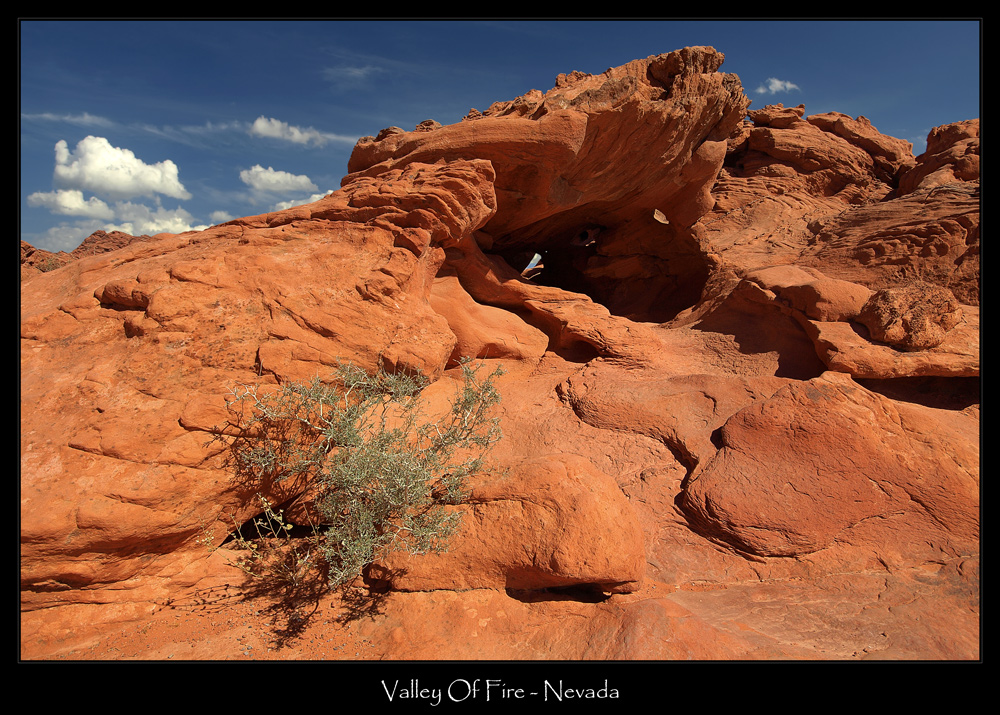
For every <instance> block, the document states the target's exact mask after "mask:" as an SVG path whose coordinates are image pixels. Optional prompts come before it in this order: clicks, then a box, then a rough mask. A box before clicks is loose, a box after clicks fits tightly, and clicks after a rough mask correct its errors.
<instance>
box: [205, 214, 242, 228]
mask: <svg viewBox="0 0 1000 715" xmlns="http://www.w3.org/2000/svg"><path fill="white" fill-rule="evenodd" d="M234 218H236V217H235V216H233V215H232V214H231V213H229V212H228V211H213V212H212V213H210V214H209V215H208V220H209V221H211V222H212V225H218V224H220V223H225V222H226V221H232V220H233V219H234Z"/></svg>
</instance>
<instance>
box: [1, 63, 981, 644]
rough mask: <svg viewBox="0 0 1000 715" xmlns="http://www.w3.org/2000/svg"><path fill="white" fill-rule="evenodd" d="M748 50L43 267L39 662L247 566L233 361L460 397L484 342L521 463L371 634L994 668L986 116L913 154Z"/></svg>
mask: <svg viewBox="0 0 1000 715" xmlns="http://www.w3.org/2000/svg"><path fill="white" fill-rule="evenodd" d="M722 62H723V55H722V53H720V52H717V51H716V50H714V49H712V48H706V47H692V48H685V49H682V50H678V51H674V52H670V53H667V54H663V55H658V56H654V57H649V58H647V59H644V60H636V61H633V62H630V63H628V64H626V65H624V66H622V67H618V68H614V69H609V70H608V71H607V72H605V73H603V74H601V75H588V74H583V73H579V72H574V73H570V74H568V75H560V76H559V77H558V78H557V80H556V86H555V87H554V88H553V89H551V90H550V91H548V92H547V93H545V94H542V93H541V92H538V91H532V92H529V93H528V94H526V95H524V96H522V97H519V98H518V99H515V100H513V101H508V102H498V103H496V104H494V105H492V106H491V107H490V108H489V109H487V110H485V111H482V112H479V111H476V110H473V111H472V112H470V114H469V115H468V116H467V117H466V118H465V120H464V121H462V122H460V123H458V124H454V125H450V126H442V125H440V124H438V123H437V122H433V121H427V122H422V123H421V124H420V125H418V126H417V127H416V128H415V130H414V131H409V132H408V131H404V130H402V129H400V128H396V127H392V128H389V129H386V130H383V131H382V132H380V133H379V134H378V135H377V136H375V137H365V138H363V139H361V140H360V141H359V142H358V144H357V146H356V147H355V150H354V153H353V155H352V157H351V160H350V163H349V167H348V171H349V173H348V174H347V176H345V177H344V179H343V181H342V188H341V189H340V190H339V191H337V192H334V193H333V194H330V195H329V196H327V197H325V198H323V199H321V200H319V201H317V202H315V203H311V204H307V205H304V206H298V207H294V208H291V209H287V210H284V211H278V212H273V213H267V214H262V215H258V216H250V217H245V218H240V219H236V220H233V221H229V222H227V223H225V224H222V225H219V226H214V227H212V228H209V229H207V230H204V231H201V232H189V233H184V234H179V235H171V234H160V235H157V236H152V237H141V240H131V238H130V237H125V238H124V240H119V241H117V242H114V247H113V248H111V250H101V251H98V250H83V251H80V252H79V253H78V252H74V253H73V254H65V255H64V256H63V258H62V259H60V262H61V263H62V264H63V265H61V267H59V268H57V269H55V270H48V271H45V272H38V271H34V270H27V271H26V270H25V269H24V268H22V277H21V306H22V315H21V338H22V340H21V351H22V352H21V515H20V519H21V584H22V609H23V615H22V656H23V657H27V658H46V657H54V656H55V655H57V654H59V653H66V652H72V649H73V648H74V647H76V646H77V645H78V644H79V643H80V642H94V641H95V639H97V640H99V639H100V638H101V637H102V634H105V633H107V632H108V631H109V629H113V628H115V627H116V626H115V624H117V623H122V622H125V621H127V620H129V619H138V618H143V617H146V616H147V614H148V613H149V605H150V604H156V603H164V602H168V601H170V600H171V599H176V598H179V597H181V596H183V595H185V594H196V593H198V592H199V591H204V590H206V589H210V588H212V587H214V586H217V585H219V584H223V583H233V582H234V579H236V578H237V577H238V575H239V573H238V572H236V571H235V570H234V569H232V568H231V567H230V566H228V564H227V560H226V551H227V549H226V548H225V547H223V548H217V549H214V547H220V546H221V545H222V544H223V543H224V541H225V540H226V537H227V536H228V534H229V532H231V531H232V530H233V527H234V525H236V524H240V523H242V522H243V521H245V520H246V519H248V518H251V517H253V516H254V515H255V514H256V513H257V512H258V511H259V508H258V507H257V506H255V504H256V502H255V501H254V498H253V497H254V495H253V493H252V491H251V490H248V489H247V488H246V487H245V486H241V485H239V484H235V483H234V482H233V480H232V475H231V474H230V473H229V472H228V471H227V469H226V467H225V462H224V454H223V450H222V447H221V445H220V444H219V443H218V442H217V441H215V442H213V437H214V436H216V435H217V434H218V433H219V431H220V430H221V429H222V426H223V425H225V423H226V420H227V412H226V401H225V399H226V396H227V394H228V392H229V390H230V389H231V388H232V386H234V385H237V384H264V385H268V384H270V385H274V384H279V383H285V382H287V381H292V380H299V379H309V378H312V377H313V376H317V375H318V376H321V377H323V376H327V375H329V373H330V370H331V369H332V367H333V366H334V365H335V364H336V362H337V361H338V360H350V361H353V362H354V363H356V364H360V365H362V366H364V367H367V368H374V367H375V366H382V367H385V368H386V369H388V370H390V371H408V372H413V371H421V372H423V373H424V374H425V375H427V376H429V377H430V378H431V379H432V380H433V381H434V383H433V384H432V385H431V386H430V387H429V388H428V395H429V396H430V397H431V398H432V399H443V398H444V397H446V396H447V395H448V394H450V391H451V390H453V389H454V384H455V370H454V368H455V367H456V365H457V364H458V361H459V360H460V359H461V358H466V357H467V358H474V359H478V360H484V361H486V362H489V363H496V362H501V363H503V364H504V366H505V367H506V368H507V375H506V376H505V377H504V378H502V380H501V381H500V383H499V387H500V390H501V393H502V396H503V402H502V404H501V405H500V408H499V409H500V412H499V415H500V417H501V419H502V425H503V429H504V433H505V438H504V440H503V441H502V442H501V443H499V444H498V445H497V446H496V448H495V449H494V451H493V452H492V453H491V457H490V458H491V462H492V465H493V466H495V467H496V468H497V470H496V471H493V472H490V475H492V476H490V475H487V476H483V477H481V478H479V479H478V480H477V481H476V482H475V483H474V484H473V485H472V491H471V496H470V499H469V501H468V502H467V503H465V504H463V505H460V506H457V507H454V508H455V509H458V510H460V511H462V512H463V514H464V515H465V518H464V521H463V524H464V526H463V530H462V531H461V532H460V533H459V534H458V536H457V538H456V542H455V544H454V548H453V549H452V551H449V552H447V553H445V554H441V555H439V554H431V555H427V556H412V557H406V558H405V559H404V558H401V557H393V558H390V559H388V560H386V561H384V562H380V563H376V564H374V565H373V566H372V568H371V570H370V572H369V573H368V575H367V579H368V581H367V584H368V587H369V588H370V589H372V590H373V591H375V592H386V591H387V592H388V594H387V596H386V597H385V598H386V601H385V604H386V605H385V608H384V610H383V611H382V612H381V614H380V615H379V616H378V617H376V618H373V619H371V620H369V621H366V624H365V626H364V629H365V633H366V637H368V638H370V639H371V642H372V644H373V647H374V648H375V649H376V651H377V652H376V654H375V657H384V658H405V659H413V658H416V659H426V658H448V659H463V658H496V659H519V658H533V659H535V658H546V659H547V658H555V659H586V658H621V659H659V658H713V659H727V658H863V657H873V658H890V659H892V658H899V659H920V658H933V659H975V658H978V655H979V642H978V631H979V617H978V608H979V606H978V593H979V585H978V543H979V378H978V376H979V350H978V348H979V337H978V336H979V309H978V304H979V288H978V283H979V252H978V246H979V231H978V227H979V206H978V202H979V174H978V166H979V165H978V120H970V121H966V122H959V123H957V124H953V125H947V126H945V127H939V128H937V129H935V130H933V131H932V132H931V135H930V137H929V138H928V150H927V152H926V153H924V154H923V155H921V156H920V157H913V155H912V147H911V146H910V145H909V143H907V142H903V141H901V140H898V139H894V138H892V137H888V136H885V135H882V134H880V133H879V132H878V131H877V130H876V129H875V128H874V127H873V126H872V125H871V124H870V122H868V121H867V120H866V119H865V118H864V117H858V118H857V119H854V118H851V117H848V116H845V115H841V114H837V113H827V114H822V115H815V116H806V115H805V108H804V107H802V106H799V107H793V108H785V107H783V106H781V105H772V106H768V107H764V108H761V109H754V110H750V109H749V105H750V102H749V100H748V99H747V98H746V96H745V95H744V93H743V89H742V86H741V84H740V81H739V79H738V78H737V77H736V76H735V75H732V74H725V73H723V72H721V71H719V70H720V67H721V65H722ZM98 238H102V239H103V241H98V240H97V239H96V238H95V239H93V240H92V239H88V241H87V242H85V244H87V245H88V246H91V244H98V245H108V247H109V248H110V247H111V246H110V245H109V244H108V240H110V239H108V238H107V237H106V236H105V237H98ZM119 238H121V237H119ZM25 246H26V244H22V266H24V265H25V263H27V264H31V263H32V261H31V256H32V255H33V253H32V249H31V247H27V248H25ZM91 247H92V246H91ZM81 248H83V246H81ZM35 253H37V252H35ZM535 254H538V255H540V256H541V262H540V264H539V267H538V268H537V269H535V270H533V272H532V273H531V276H532V277H531V278H526V277H525V276H524V275H522V271H523V269H524V268H525V267H526V266H527V265H528V263H529V261H530V260H531V258H532V256H533V255H535ZM498 474H502V475H503V476H497V475H498ZM267 496H268V497H269V498H270V499H271V500H272V502H273V503H287V504H294V500H295V499H296V498H297V497H300V496H301V494H300V493H299V492H297V491H296V489H295V486H294V485H291V484H284V485H275V486H274V487H273V489H272V491H271V492H270V493H268V494H267ZM290 513H293V512H291V511H290ZM213 549H214V550H213ZM582 594H588V595H582ZM460 608H465V610H466V612H471V610H470V609H479V610H480V611H481V612H483V613H486V612H489V613H490V614H491V615H490V616H489V617H488V618H485V619H482V620H480V621H479V626H478V627H477V630H476V634H477V635H476V638H475V639H474V640H471V639H470V636H469V632H468V630H467V628H466V626H467V625H468V624H467V623H465V621H463V620H462V618H461V617H457V616H453V615H449V614H454V613H456V612H457V611H456V609H460ZM581 615H582V616H584V617H585V618H583V619H580V618H579V617H578V616H581ZM580 623H586V625H585V626H583V627H581V626H580ZM310 627H313V628H323V627H325V626H324V623H322V622H319V621H317V622H315V623H314V624H312V625H311V626H310ZM88 639H89V640H88Z"/></svg>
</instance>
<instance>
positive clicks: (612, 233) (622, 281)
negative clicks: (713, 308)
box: [491, 222, 710, 323]
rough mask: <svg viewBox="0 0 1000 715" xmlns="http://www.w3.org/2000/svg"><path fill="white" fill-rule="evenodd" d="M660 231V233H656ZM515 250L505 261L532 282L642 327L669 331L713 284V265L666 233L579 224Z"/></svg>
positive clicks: (502, 253) (512, 239) (515, 239)
mask: <svg viewBox="0 0 1000 715" xmlns="http://www.w3.org/2000/svg"><path fill="white" fill-rule="evenodd" d="M656 229H659V230H656ZM508 242H509V243H515V244H516V245H515V247H512V248H508V249H503V248H499V247H498V246H494V248H493V250H492V251H491V253H492V255H495V256H499V257H500V258H502V259H503V260H504V261H505V262H506V263H507V264H508V265H510V266H511V267H512V268H513V269H514V270H516V271H518V272H519V273H520V274H521V276H522V278H523V279H524V280H527V281H530V282H532V283H534V284H536V285H544V286H550V287H553V288H559V289H561V290H565V291H569V292H572V293H580V294H583V295H586V296H588V297H589V298H590V299H591V300H593V301H594V302H595V303H599V304H601V305H603V306H604V307H605V308H607V309H608V311H609V312H610V313H611V314H612V315H617V316H620V317H624V318H628V319H629V320H634V321H636V322H645V323H666V322H669V321H670V320H672V319H673V318H675V317H676V316H677V314H678V313H680V312H681V311H683V310H686V309H688V308H690V307H692V306H693V305H695V304H696V303H697V302H698V301H699V300H700V298H701V295H702V291H703V290H704V288H705V285H706V283H707V282H708V278H709V274H710V270H709V266H708V262H707V260H706V259H705V257H704V256H703V255H702V254H701V252H700V251H699V250H697V249H696V248H694V247H693V246H692V245H689V243H690V242H686V241H684V240H679V239H676V238H674V237H673V236H672V235H671V234H669V233H666V232H665V231H663V227H662V226H659V225H657V226H655V227H652V228H651V227H648V226H647V227H645V229H640V230H637V229H636V228H635V227H634V226H627V225H620V226H615V227H609V226H604V225H601V224H598V223H595V222H590V223H583V224H579V225H577V226H576V227H574V228H573V229H571V230H564V231H560V232H558V233H556V234H555V235H554V236H550V237H546V238H544V239H541V240H539V239H536V240H534V241H531V242H529V241H526V240H525V239H524V238H523V237H519V236H517V235H516V234H513V235H510V236H506V237H504V239H502V240H501V241H498V242H497V243H498V244H500V245H501V246H502V245H503V244H504V243H508Z"/></svg>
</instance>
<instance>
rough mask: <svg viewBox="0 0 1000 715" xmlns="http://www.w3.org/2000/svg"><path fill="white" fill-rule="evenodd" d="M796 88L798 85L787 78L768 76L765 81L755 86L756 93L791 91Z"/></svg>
mask: <svg viewBox="0 0 1000 715" xmlns="http://www.w3.org/2000/svg"><path fill="white" fill-rule="evenodd" d="M798 89H799V86H798V85H797V84H793V83H792V82H789V81H788V80H784V79H778V78H777V77H768V78H767V82H766V83H765V84H762V85H760V86H759V87H758V88H757V94H777V93H778V92H791V91H792V90H798Z"/></svg>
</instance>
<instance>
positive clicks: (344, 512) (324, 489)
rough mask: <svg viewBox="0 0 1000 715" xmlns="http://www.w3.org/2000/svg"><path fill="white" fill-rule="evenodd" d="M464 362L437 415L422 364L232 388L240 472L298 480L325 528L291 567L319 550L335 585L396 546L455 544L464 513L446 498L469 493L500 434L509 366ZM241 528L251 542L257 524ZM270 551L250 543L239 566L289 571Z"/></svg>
mask: <svg viewBox="0 0 1000 715" xmlns="http://www.w3.org/2000/svg"><path fill="white" fill-rule="evenodd" d="M461 369H462V377H463V382H462V386H461V388H460V389H459V390H458V392H457V394H456V395H455V397H454V399H453V400H452V403H451V405H450V410H449V411H448V413H447V414H445V415H441V416H437V417H434V418H431V417H429V416H428V415H426V414H425V409H424V407H425V406H424V404H423V402H422V400H421V393H422V391H423V390H424V388H425V387H426V386H427V385H428V380H427V379H426V378H425V377H423V376H422V375H406V374H390V373H387V372H385V371H384V370H379V371H377V372H375V373H374V374H369V373H367V372H365V371H364V370H362V369H360V368H358V367H356V366H353V365H349V364H342V365H340V366H339V368H338V369H337V370H336V372H335V375H334V376H333V379H332V380H331V381H329V382H323V381H321V380H319V379H318V378H317V379H314V380H312V381H311V382H308V383H291V384H286V385H283V386H281V387H280V388H279V389H277V390H274V389H269V390H264V389H260V388H258V387H256V386H247V385H244V386H240V387H237V388H235V389H234V390H233V391H232V397H231V398H230V400H229V408H230V411H231V413H232V414H233V415H234V416H235V418H236V420H235V426H236V430H235V432H234V433H233V436H231V437H230V438H229V439H230V440H231V441H230V445H229V446H230V455H231V457H232V463H233V466H234V467H235V470H236V473H237V475H238V476H239V477H240V478H241V479H242V480H244V481H245V482H249V483H251V484H253V485H255V486H256V487H257V488H258V489H259V490H267V489H269V488H271V487H273V486H274V485H275V484H281V483H282V482H286V481H287V480H293V482H292V484H293V485H294V489H295V491H297V492H299V493H308V494H310V495H311V496H312V499H313V503H314V505H315V512H316V519H317V524H318V525H319V528H317V529H314V530H313V532H312V535H311V536H310V537H307V540H306V542H305V545H303V544H301V543H300V544H298V545H297V546H296V548H297V552H296V555H295V558H294V559H293V564H295V565H294V566H293V569H294V568H298V567H299V566H300V565H302V564H306V563H309V562H311V560H312V559H313V557H314V556H315V555H319V556H320V557H321V558H322V560H323V561H324V562H325V566H326V568H327V569H328V572H327V576H328V582H329V584H330V586H331V587H338V586H341V585H343V584H345V583H348V582H349V581H352V580H353V579H354V578H356V577H357V576H358V575H359V574H360V573H361V571H362V570H363V569H364V568H365V566H367V565H368V564H370V563H372V562H373V561H376V560H378V559H379V558H381V557H383V556H384V555H385V554H387V553H389V552H390V551H392V550H405V551H408V552H410V553H421V552H426V551H431V550H443V549H445V548H447V543H448V538H449V537H450V536H451V535H452V534H453V533H454V531H455V529H456V528H457V526H458V519H459V515H458V512H457V511H456V510H449V509H447V508H446V507H447V505H450V504H457V503H459V502H461V501H462V500H463V499H464V498H465V496H466V491H465V490H466V481H467V479H468V477H469V476H471V475H472V474H474V473H476V472H477V471H479V470H481V469H482V467H483V457H484V455H485V453H486V450H487V449H488V448H489V447H490V446H491V445H492V444H494V443H495V442H496V441H497V440H498V439H500V436H501V433H500V428H499V422H498V420H497V419H496V418H493V417H491V416H490V411H491V408H492V407H493V406H494V405H496V404H497V403H498V402H499V400H500V395H499V393H498V392H497V390H496V387H495V385H494V380H495V378H496V377H498V376H499V375H500V374H501V373H502V370H500V369H497V370H496V371H494V372H493V373H492V374H490V375H489V376H487V377H486V378H483V379H481V378H480V377H479V374H478V368H477V367H474V366H473V365H472V364H471V363H470V362H468V361H466V362H463V363H462V365H461ZM267 508H268V509H270V508H271V506H270V504H269V503H267ZM265 511H266V510H265ZM274 514H275V512H274V511H273V509H272V511H271V515H270V516H269V515H267V514H265V516H266V517H267V518H266V519H264V520H262V521H261V522H260V525H261V526H262V527H264V528H266V529H270V535H271V537H274V536H286V535H287V531H288V528H286V527H287V525H286V524H285V522H284V521H283V520H281V519H280V518H278V519H277V520H276V519H275V518H274V516H273V515H274ZM279 516H280V515H279ZM276 521H277V523H278V526H277V527H275V528H272V525H274V524H275V522H276ZM260 536H261V537H262V538H267V537H268V534H265V533H261V534H260ZM242 538H243V541H244V545H246V542H247V541H248V540H252V538H253V535H252V534H251V535H250V538H249V539H248V537H247V536H246V535H244V536H243V537H242ZM271 543H273V542H271ZM255 553H259V554H260V558H257V557H256V556H255ZM279 561H280V559H279ZM273 563H275V561H274V557H273V550H272V549H264V550H259V551H257V552H254V551H253V550H251V552H250V554H249V556H248V558H247V559H245V560H244V561H243V562H242V565H241V567H243V568H244V570H246V571H247V572H248V573H251V574H252V575H255V576H261V577H267V576H271V577H275V576H278V577H281V573H276V572H275V569H274V568H273ZM283 568H287V565H286V566H284V567H283Z"/></svg>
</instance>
